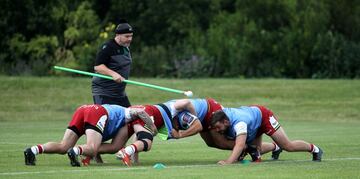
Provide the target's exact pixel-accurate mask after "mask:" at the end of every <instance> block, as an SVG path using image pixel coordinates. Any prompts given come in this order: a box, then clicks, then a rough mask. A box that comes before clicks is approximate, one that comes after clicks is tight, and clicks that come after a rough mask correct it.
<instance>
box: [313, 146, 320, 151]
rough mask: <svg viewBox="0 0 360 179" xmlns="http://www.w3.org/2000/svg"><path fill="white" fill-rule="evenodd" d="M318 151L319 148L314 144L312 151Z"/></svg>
mask: <svg viewBox="0 0 360 179" xmlns="http://www.w3.org/2000/svg"><path fill="white" fill-rule="evenodd" d="M319 151H320V150H319V148H318V147H317V146H316V145H314V149H313V152H312V153H319Z"/></svg>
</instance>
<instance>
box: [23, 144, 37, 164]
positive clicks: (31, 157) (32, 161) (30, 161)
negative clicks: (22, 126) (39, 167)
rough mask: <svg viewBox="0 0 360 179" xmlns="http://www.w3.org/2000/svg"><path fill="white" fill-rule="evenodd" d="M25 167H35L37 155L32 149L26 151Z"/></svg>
mask: <svg viewBox="0 0 360 179" xmlns="http://www.w3.org/2000/svg"><path fill="white" fill-rule="evenodd" d="M24 157H25V165H35V161H36V158H35V154H34V153H33V152H32V151H31V148H27V149H25V151H24Z"/></svg>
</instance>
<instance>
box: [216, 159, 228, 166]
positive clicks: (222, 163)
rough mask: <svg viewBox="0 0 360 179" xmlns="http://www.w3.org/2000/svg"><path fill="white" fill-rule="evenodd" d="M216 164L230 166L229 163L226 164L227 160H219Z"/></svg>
mask: <svg viewBox="0 0 360 179" xmlns="http://www.w3.org/2000/svg"><path fill="white" fill-rule="evenodd" d="M217 164H219V165H229V164H231V162H228V161H227V160H220V161H218V163H217Z"/></svg>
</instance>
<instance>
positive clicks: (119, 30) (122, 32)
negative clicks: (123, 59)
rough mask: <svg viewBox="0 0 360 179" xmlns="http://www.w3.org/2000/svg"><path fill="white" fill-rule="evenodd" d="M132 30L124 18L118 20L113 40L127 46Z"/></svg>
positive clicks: (130, 39)
mask: <svg viewBox="0 0 360 179" xmlns="http://www.w3.org/2000/svg"><path fill="white" fill-rule="evenodd" d="M133 33H134V30H133V28H132V27H131V25H130V24H129V23H128V22H127V21H126V20H120V23H119V24H118V25H117V26H116V28H115V34H116V36H115V40H116V41H117V42H118V43H119V44H120V45H122V46H125V47H129V46H130V43H131V41H132V37H133Z"/></svg>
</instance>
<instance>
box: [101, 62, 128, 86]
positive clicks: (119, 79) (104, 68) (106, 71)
mask: <svg viewBox="0 0 360 179" xmlns="http://www.w3.org/2000/svg"><path fill="white" fill-rule="evenodd" d="M94 70H95V71H96V72H97V73H100V74H103V75H108V76H111V77H112V78H113V80H114V81H116V82H117V83H121V82H122V81H124V78H123V77H122V76H121V75H120V74H119V73H116V72H115V71H113V70H111V69H110V68H108V67H107V66H106V65H104V64H100V65H97V66H94Z"/></svg>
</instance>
